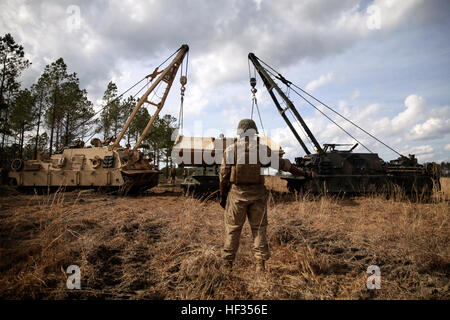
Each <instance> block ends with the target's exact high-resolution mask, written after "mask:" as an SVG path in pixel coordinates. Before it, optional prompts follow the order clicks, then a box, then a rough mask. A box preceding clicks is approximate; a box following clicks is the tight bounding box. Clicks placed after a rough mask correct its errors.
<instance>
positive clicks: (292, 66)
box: [0, 0, 450, 161]
mask: <svg viewBox="0 0 450 320" xmlns="http://www.w3.org/2000/svg"><path fill="white" fill-rule="evenodd" d="M449 13H450V2H449V1H446V0H442V1H440V0H429V1H421V0H407V1H404V0H398V1H395V0H375V1H368V0H362V1H357V0H339V1H337V0H336V1H332V0H329V1H318V0H305V1H300V0H292V1H290V0H286V1H267V0H254V1H251V0H249V1H232V0H230V1H220V2H219V1H208V0H186V1H181V0H180V1H175V0H164V1H163V0H160V1H158V0H154V1H133V0H117V1H115V0H113V1H106V0H99V1H76V0H71V1H36V0H35V1H25V0H1V1H0V33H1V34H5V33H8V32H9V33H11V34H12V35H13V37H14V38H15V39H16V41H18V42H19V43H21V44H23V46H24V47H25V51H26V54H27V57H28V58H29V59H30V60H31V61H32V63H33V65H32V67H31V68H30V69H29V70H27V71H26V72H25V73H24V75H23V79H22V84H23V86H29V85H30V84H32V83H33V82H34V81H35V80H36V79H37V78H38V77H39V75H40V73H41V72H42V70H43V68H44V66H45V65H46V64H48V63H51V62H53V61H54V60H56V59H57V58H59V57H63V58H64V60H65V61H66V63H67V64H68V66H69V69H70V71H71V72H77V74H78V76H79V78H80V81H81V85H82V87H84V88H86V89H87V90H88V92H89V97H90V99H91V100H92V101H93V102H94V104H95V106H96V109H98V108H100V105H101V97H102V95H103V91H104V90H105V88H106V85H107V83H108V82H109V81H110V80H113V81H115V82H116V83H117V85H118V87H119V91H124V90H126V89H127V88H128V87H130V86H131V85H132V84H134V83H135V82H137V81H138V80H140V79H142V78H143V77H144V76H145V75H147V74H149V73H151V72H152V71H153V70H154V68H155V67H156V66H157V65H159V64H160V63H161V62H162V61H163V60H164V59H165V58H167V57H168V56H169V55H170V54H171V53H172V52H174V51H175V50H176V49H177V48H179V47H180V45H181V44H183V43H186V44H188V45H189V46H190V53H189V69H188V84H187V90H186V98H185V108H184V110H185V118H184V127H185V132H184V133H185V135H196V136H199V135H203V136H217V135H218V134H219V133H221V132H223V133H225V134H226V135H228V136H231V135H234V134H235V129H236V125H237V123H238V121H239V119H241V118H248V117H250V112H251V93H250V85H249V77H248V60H247V55H248V53H249V52H254V53H255V54H256V55H257V56H258V57H260V58H261V59H262V60H264V61H265V62H267V63H269V64H270V65H271V66H272V67H274V68H275V69H277V70H278V71H280V72H281V73H282V74H283V75H284V76H285V77H286V78H287V79H289V80H291V81H292V82H294V83H295V84H297V85H298V86H300V87H302V88H304V89H305V90H307V91H309V92H310V93H312V94H313V95H315V96H317V97H318V98H319V99H321V100H322V101H324V102H326V103H327V104H328V105H330V106H332V107H333V108H335V109H336V110H337V111H339V112H341V113H343V114H344V115H345V116H347V117H349V118H350V119H352V120H354V121H355V122H356V123H357V124H359V125H361V126H362V127H364V128H365V129H366V130H368V131H369V132H371V133H372V134H374V135H376V136H377V137H379V138H380V139H382V140H383V141H385V142H386V143H388V144H389V145H391V146H393V147H394V148H395V149H396V150H398V151H400V152H401V153H403V154H408V153H415V154H416V155H417V156H418V158H419V159H420V160H421V161H450V139H449V137H450V90H449V80H450V41H449V34H450V19H449V18H448V14H449ZM257 88H258V93H257V97H258V102H259V105H260V109H261V116H262V120H263V125H264V128H265V131H266V134H267V135H268V136H270V137H271V138H273V139H274V140H275V141H277V142H278V143H279V144H280V145H281V146H282V147H283V149H284V150H285V151H286V152H287V155H288V157H289V158H291V159H293V158H294V157H296V156H301V155H304V152H303V150H302V149H301V148H300V146H299V145H298V142H296V140H295V139H294V137H293V135H292V134H291V133H290V131H289V129H288V128H287V126H286V124H285V123H284V121H283V120H282V118H281V116H280V115H279V114H278V112H277V111H276V109H275V106H274V104H273V103H272V101H271V100H270V97H269V96H268V94H267V91H266V90H265V88H264V87H263V84H262V81H261V80H260V79H258V84H257ZM179 93H180V90H179V83H178V80H177V82H176V84H175V85H174V86H173V88H172V90H171V93H170V97H169V99H168V101H167V102H166V106H165V108H164V109H163V114H165V113H170V114H172V115H174V116H177V115H178V110H179V105H180V94H179ZM291 97H292V98H293V101H294V103H295V104H296V106H297V108H298V110H299V112H300V113H301V114H302V116H303V117H304V118H305V120H306V122H307V123H308V125H309V126H310V129H311V131H312V132H313V133H314V134H315V135H316V137H317V139H318V140H319V142H320V143H322V144H323V143H332V142H342V143H351V142H352V139H350V138H349V137H347V136H346V135H345V134H344V133H343V132H342V131H340V129H338V128H337V127H336V126H334V125H333V124H331V123H330V122H329V121H328V120H327V119H326V118H324V117H323V116H321V115H320V114H319V113H318V112H317V111H315V110H314V109H313V108H311V107H310V106H308V105H307V104H305V103H302V102H301V99H298V98H296V97H295V96H293V95H292V96H291ZM148 109H149V112H150V113H152V108H151V107H149V108H148ZM324 111H325V110H324ZM328 113H329V112H328ZM331 115H332V114H330V116H331ZM257 123H258V124H259V121H258V122H257ZM340 123H342V122H340ZM342 124H343V126H344V128H345V129H347V130H348V131H350V132H351V133H352V134H354V135H355V136H357V137H358V139H359V140H361V141H362V142H363V143H364V144H366V145H367V146H368V147H369V148H370V149H371V150H372V151H375V152H378V153H379V154H380V156H381V157H382V158H383V159H385V160H390V159H393V158H395V157H396V154H394V153H393V152H391V151H390V150H388V149H387V148H385V147H383V146H382V145H380V144H379V143H377V142H376V141H374V140H372V139H370V138H368V137H367V136H365V135H364V134H363V133H361V132H358V131H355V130H354V128H351V127H350V126H348V125H346V124H344V123H342ZM357 150H358V151H361V152H365V149H363V148H361V147H358V148H357Z"/></svg>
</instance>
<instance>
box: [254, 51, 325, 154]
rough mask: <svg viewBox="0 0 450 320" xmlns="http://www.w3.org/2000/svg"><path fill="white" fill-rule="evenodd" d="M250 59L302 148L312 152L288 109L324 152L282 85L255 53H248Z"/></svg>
mask: <svg viewBox="0 0 450 320" xmlns="http://www.w3.org/2000/svg"><path fill="white" fill-rule="evenodd" d="M248 59H249V60H250V61H251V62H252V63H253V65H254V66H255V69H256V70H257V71H258V74H259V75H260V77H261V79H262V80H263V82H264V85H265V86H266V88H267V91H268V92H269V94H270V97H271V98H272V100H273V102H274V103H275V106H276V107H277V109H278V112H279V113H280V115H281V117H282V118H283V119H284V121H285V122H286V124H287V125H288V127H289V129H291V131H292V133H293V134H294V136H295V138H296V139H297V141H298V142H299V143H300V145H301V146H302V148H303V150H304V151H305V153H306V154H308V155H309V154H311V152H310V151H309V150H308V148H307V147H306V145H305V143H304V142H303V140H302V139H301V138H300V135H299V134H298V132H297V130H296V129H295V128H294V126H293V124H292V123H291V121H290V120H289V118H288V117H287V116H286V111H287V110H288V109H291V110H292V112H293V113H294V115H295V117H296V118H297V120H298V121H299V123H300V125H301V126H302V127H303V129H304V130H305V132H306V134H307V135H308V137H309V138H310V139H311V141H312V143H313V144H314V147H315V148H316V150H317V152H319V153H322V152H323V150H322V147H321V146H320V144H319V142H317V139H316V138H315V137H314V135H313V134H312V132H311V130H309V128H308V126H307V125H306V123H305V121H304V120H303V118H302V117H301V116H300V114H299V113H298V111H297V109H296V108H295V106H294V104H293V103H292V101H291V100H290V99H289V98H288V97H287V96H286V94H285V93H284V92H283V90H281V89H280V87H279V86H278V85H277V84H276V82H275V81H274V80H273V79H272V77H271V76H270V75H269V74H268V72H267V71H266V69H265V68H264V67H263V66H262V65H261V64H260V62H259V59H258V57H257V56H255V55H254V54H253V53H249V54H248ZM279 76H280V78H279V79H280V80H281V81H283V82H284V83H285V84H286V85H289V82H288V81H287V80H286V79H284V78H283V77H282V76H281V75H279ZM274 89H275V91H276V92H277V93H278V95H279V96H280V97H281V98H282V99H283V100H284V102H285V103H286V105H287V107H286V108H284V109H283V108H282V107H281V104H280V102H279V101H278V99H277V97H276V95H275V93H274V92H273V90H274Z"/></svg>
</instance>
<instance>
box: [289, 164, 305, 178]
mask: <svg viewBox="0 0 450 320" xmlns="http://www.w3.org/2000/svg"><path fill="white" fill-rule="evenodd" d="M289 172H290V173H292V174H293V175H294V176H306V173H305V172H304V171H303V170H300V169H299V168H297V167H296V166H293V165H291V168H290V169H289Z"/></svg>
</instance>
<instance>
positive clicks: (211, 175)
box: [181, 165, 219, 197]
mask: <svg viewBox="0 0 450 320" xmlns="http://www.w3.org/2000/svg"><path fill="white" fill-rule="evenodd" d="M181 188H182V189H183V191H184V194H185V195H193V196H203V197H208V196H214V195H215V194H217V193H218V190H219V174H218V166H217V165H216V166H212V167H205V168H196V169H195V171H194V172H193V173H192V174H191V175H190V176H188V177H187V178H186V179H184V181H183V182H182V183H181Z"/></svg>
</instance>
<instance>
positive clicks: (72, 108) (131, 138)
mask: <svg viewBox="0 0 450 320" xmlns="http://www.w3.org/2000/svg"><path fill="white" fill-rule="evenodd" d="M30 66H31V62H30V61H29V60H28V59H26V58H25V51H24V48H23V46H22V45H20V44H17V43H16V41H15V40H14V38H13V37H12V36H11V34H9V33H8V34H6V35H4V36H3V37H0V136H1V137H0V139H1V140H0V151H1V152H0V154H1V155H0V162H1V165H2V167H3V168H8V167H9V163H10V162H11V161H12V160H13V159H15V158H22V159H35V158H36V156H37V153H38V151H40V150H42V151H44V152H46V153H48V154H49V155H52V154H54V153H58V152H61V151H62V150H63V149H64V148H66V147H70V146H71V145H73V144H75V143H76V142H77V141H79V140H81V141H84V142H85V143H89V140H90V139H91V138H92V137H94V136H97V137H103V139H107V138H110V137H117V136H118V134H119V132H120V130H121V129H122V127H123V126H124V124H125V122H126V120H127V118H128V116H129V115H130V114H131V111H132V110H133V108H134V106H135V105H136V103H137V99H135V98H134V97H133V96H129V97H127V98H121V97H119V94H118V89H117V85H116V84H115V83H114V82H112V81H111V82H109V83H108V85H107V87H106V90H105V93H104V95H103V100H102V109H101V113H100V114H99V116H96V112H95V110H94V106H93V103H92V102H91V101H90V100H89V99H88V92H87V90H86V89H83V88H81V87H80V80H79V78H78V77H77V74H76V73H75V72H72V73H71V72H69V68H68V66H67V64H66V63H65V62H64V59H63V58H59V59H57V60H56V61H54V62H52V63H50V64H48V65H46V66H45V68H44V70H43V72H42V73H41V75H40V76H39V78H38V79H37V81H36V82H35V83H34V84H32V85H31V86H30V87H29V88H22V86H21V83H20V81H19V79H20V76H21V74H22V73H23V71H25V70H26V69H27V68H29V67H30ZM150 117H151V116H150V114H149V113H148V111H147V109H146V108H141V109H140V110H139V112H138V114H137V115H136V117H135V119H134V121H133V122H132V124H131V125H130V127H129V129H128V130H127V133H126V135H125V141H126V143H127V144H130V145H131V144H133V143H135V142H136V141H137V139H138V138H139V136H140V133H141V132H142V131H143V129H144V128H145V126H146V125H147V122H148V121H149V120H150ZM176 121H177V119H176V118H174V117H172V116H170V115H165V116H163V117H161V118H158V119H157V120H156V122H155V125H154V127H153V128H152V131H151V132H150V134H149V135H148V136H147V138H146V139H145V140H144V143H143V144H142V145H141V147H142V148H143V149H144V150H145V152H146V153H147V154H148V155H149V156H150V157H151V158H152V159H154V163H155V164H157V165H158V164H159V163H161V162H165V163H166V166H168V165H169V163H171V158H170V154H171V149H172V143H173V142H172V141H171V136H172V133H173V131H174V130H175V123H176Z"/></svg>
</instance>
